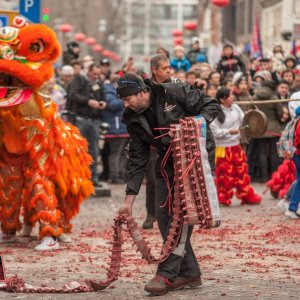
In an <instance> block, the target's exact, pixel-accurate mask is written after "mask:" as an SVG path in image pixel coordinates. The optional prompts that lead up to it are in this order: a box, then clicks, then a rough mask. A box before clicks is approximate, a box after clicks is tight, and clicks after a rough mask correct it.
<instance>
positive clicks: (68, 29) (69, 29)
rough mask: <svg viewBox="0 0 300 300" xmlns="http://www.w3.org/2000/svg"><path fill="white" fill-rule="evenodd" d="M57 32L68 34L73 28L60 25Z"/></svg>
mask: <svg viewBox="0 0 300 300" xmlns="http://www.w3.org/2000/svg"><path fill="white" fill-rule="evenodd" d="M59 30H60V31H61V32H64V33H66V32H70V31H72V30H73V26H72V25H70V24H62V25H60V26H59Z"/></svg>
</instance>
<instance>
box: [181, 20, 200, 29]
mask: <svg viewBox="0 0 300 300" xmlns="http://www.w3.org/2000/svg"><path fill="white" fill-rule="evenodd" d="M183 27H184V29H186V30H191V31H193V30H195V29H196V28H197V27H198V24H197V22H186V23H184V25H183Z"/></svg>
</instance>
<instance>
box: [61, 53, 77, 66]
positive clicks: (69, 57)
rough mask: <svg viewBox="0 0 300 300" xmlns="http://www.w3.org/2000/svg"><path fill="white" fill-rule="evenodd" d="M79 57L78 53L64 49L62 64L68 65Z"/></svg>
mask: <svg viewBox="0 0 300 300" xmlns="http://www.w3.org/2000/svg"><path fill="white" fill-rule="evenodd" d="M78 58H79V54H75V53H73V52H72V51H69V50H67V51H64V53H63V65H70V64H72V62H74V61H75V60H77V59H78Z"/></svg>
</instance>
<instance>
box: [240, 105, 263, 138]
mask: <svg viewBox="0 0 300 300" xmlns="http://www.w3.org/2000/svg"><path fill="white" fill-rule="evenodd" d="M267 127H268V119H267V117H266V115H265V114H264V113H263V112H262V111H261V110H259V109H253V110H250V111H249V112H247V113H246V114H245V117H244V119H243V128H244V130H245V134H246V136H248V137H251V138H260V137H262V136H263V135H264V133H265V132H266V130H267Z"/></svg>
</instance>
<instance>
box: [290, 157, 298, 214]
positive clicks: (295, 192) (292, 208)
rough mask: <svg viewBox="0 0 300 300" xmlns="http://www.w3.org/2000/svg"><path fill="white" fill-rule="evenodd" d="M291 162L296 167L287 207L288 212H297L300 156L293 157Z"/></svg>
mask: <svg viewBox="0 0 300 300" xmlns="http://www.w3.org/2000/svg"><path fill="white" fill-rule="evenodd" d="M293 161H294V163H295V166H296V184H295V186H294V190H293V192H292V198H291V202H290V205H289V210H290V211H297V209H298V206H299V202H300V155H296V154H295V155H294V157H293Z"/></svg>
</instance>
